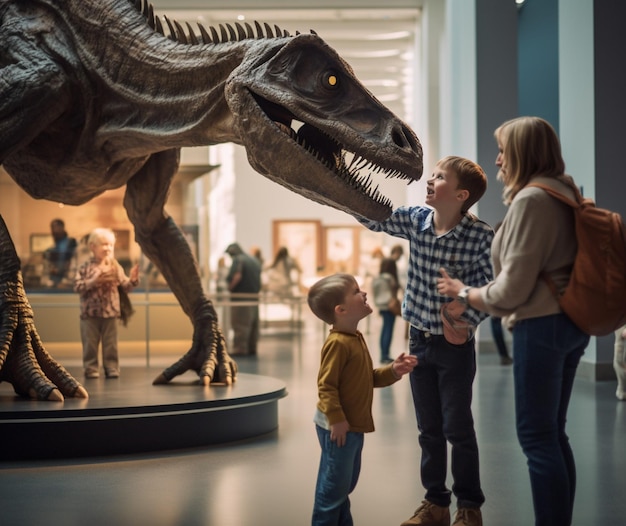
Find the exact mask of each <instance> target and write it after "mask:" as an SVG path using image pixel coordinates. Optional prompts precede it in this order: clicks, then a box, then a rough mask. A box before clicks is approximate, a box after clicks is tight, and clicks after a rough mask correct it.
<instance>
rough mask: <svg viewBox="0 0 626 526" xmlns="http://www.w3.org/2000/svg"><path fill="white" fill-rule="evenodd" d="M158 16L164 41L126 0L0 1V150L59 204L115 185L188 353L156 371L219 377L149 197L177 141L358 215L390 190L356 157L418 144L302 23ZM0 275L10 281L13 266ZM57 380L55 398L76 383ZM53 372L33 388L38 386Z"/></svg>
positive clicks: (188, 260)
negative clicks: (188, 333) (291, 30)
mask: <svg viewBox="0 0 626 526" xmlns="http://www.w3.org/2000/svg"><path fill="white" fill-rule="evenodd" d="M167 27H168V28H169V38H168V37H166V36H165V33H166V31H164V30H163V27H162V24H161V22H160V20H159V19H157V18H155V17H154V15H153V13H152V8H151V6H149V5H148V4H147V3H145V1H139V0H138V1H136V2H131V1H129V0H106V1H105V0H98V1H96V0H0V163H2V165H3V167H4V168H5V170H6V171H7V172H8V173H9V175H10V176H11V177H12V178H13V179H14V180H15V181H16V182H17V184H19V185H20V186H21V187H22V188H24V190H26V191H27V192H28V193H29V194H30V195H32V196H33V197H35V198H41V199H49V200H54V201H59V202H63V203H67V204H73V205H79V204H82V203H85V202H87V201H89V200H90V199H91V198H93V197H95V196H96V195H98V194H100V193H102V192H104V191H106V190H109V189H113V188H118V187H120V186H124V185H126V194H125V197H124V206H125V208H126V210H127V213H128V216H129V219H130V220H131V222H132V223H133V225H134V228H135V238H136V241H137V243H138V244H139V245H140V247H141V249H142V250H143V252H144V253H145V254H146V256H147V257H148V258H149V259H150V260H151V261H152V262H153V263H154V264H155V265H156V266H157V267H158V268H159V270H160V271H161V272H162V274H163V276H164V277H165V279H166V280H167V282H168V284H169V286H170V288H171V289H172V291H173V292H174V294H175V295H176V297H177V299H178V301H179V302H180V304H181V307H182V308H183V310H184V311H185V313H186V314H187V315H188V316H189V317H190V318H191V321H192V323H193V327H194V334H193V344H192V347H191V348H190V350H189V351H188V352H187V353H186V354H185V355H184V356H183V357H182V358H181V359H180V360H179V361H178V362H176V363H175V364H173V365H172V366H171V367H169V368H168V369H166V370H165V371H164V372H163V374H162V375H160V376H159V378H157V379H156V380H155V383H161V382H167V381H169V380H171V379H172V378H173V377H174V376H176V375H178V374H181V373H182V372H185V371H186V370H188V369H193V370H195V371H196V372H197V373H198V374H199V376H200V378H201V380H202V383H208V382H210V381H214V382H217V381H219V382H226V383H230V382H231V381H232V380H233V379H234V377H235V376H236V364H235V362H233V361H232V360H231V359H230V357H229V355H228V352H227V350H226V345H225V341H224V337H223V335H222V333H221V331H220V328H219V325H218V320H217V315H216V313H215V310H214V308H213V306H212V304H211V302H210V300H209V299H208V298H207V297H206V296H205V295H204V293H203V291H202V286H201V281H200V275H199V272H198V268H197V264H196V262H195V260H194V258H193V255H192V253H191V251H190V249H189V247H188V245H187V243H186V241H185V239H184V237H183V236H182V234H181V232H180V230H179V228H178V227H177V226H176V225H175V224H174V222H173V221H172V220H171V218H169V217H168V216H167V214H166V212H165V210H164V206H165V202H166V199H167V194H168V191H169V186H170V183H171V181H172V178H173V177H174V175H175V174H176V172H177V169H178V160H179V151H180V148H181V147H190V146H199V145H210V144H218V143H224V142H234V143H237V144H240V145H243V146H244V147H245V148H246V151H247V154H248V159H249V162H250V164H251V165H252V167H253V168H254V169H255V170H256V171H258V172H259V173H261V174H263V175H265V176H266V177H269V178H270V179H272V180H273V181H275V182H277V183H279V184H282V185H284V186H286V187H287V188H289V189H291V190H293V191H295V192H297V193H299V194H301V195H303V196H304V197H306V198H308V199H312V200H314V201H317V202H319V203H322V204H326V205H329V206H333V207H335V208H338V209H341V210H345V211H349V212H351V213H357V214H359V215H363V216H365V217H369V218H372V219H383V218H385V217H387V216H388V215H389V214H390V213H391V203H390V202H389V201H388V200H387V199H386V198H384V196H382V194H381V193H380V192H379V191H378V189H377V188H373V187H372V186H373V181H372V179H371V178H372V175H371V174H365V175H363V174H362V173H361V172H360V171H359V170H361V169H362V168H364V167H367V168H368V169H369V170H370V171H371V172H381V173H382V174H383V175H385V176H392V177H401V178H404V179H406V180H407V181H411V180H416V179H419V177H420V176H421V171H422V164H421V163H422V160H421V148H420V145H419V142H418V140H417V138H416V137H415V135H414V133H413V132H412V131H411V130H410V129H409V128H408V126H406V125H405V124H404V123H402V122H401V121H400V120H399V119H398V118H396V117H395V116H394V115H393V114H392V113H391V112H390V111H389V110H387V109H386V108H385V107H384V106H382V105H381V104H380V103H379V102H378V101H377V100H376V99H375V98H374V97H373V96H372V95H371V94H370V93H369V92H368V91H367V90H366V89H365V88H364V87H363V86H362V85H361V84H360V83H359V82H358V80H357V79H356V78H355V77H354V74H353V72H352V71H351V69H350V67H349V66H348V65H347V64H345V62H344V61H343V60H342V59H341V58H340V57H339V56H338V55H337V54H336V52H334V50H332V49H331V48H330V47H329V46H327V45H326V44H325V43H324V42H323V40H321V39H320V38H319V37H318V36H317V35H315V34H314V33H311V34H302V35H296V36H290V35H288V34H287V33H285V32H283V31H281V30H280V29H278V28H275V30H272V29H271V28H270V27H269V26H267V25H266V26H264V27H261V26H260V25H258V24H257V25H256V28H255V29H253V28H252V27H251V26H248V25H246V26H245V27H243V26H240V25H238V24H237V25H236V26H234V27H231V26H226V27H223V26H220V28H219V32H218V31H216V30H214V29H213V28H210V32H209V31H207V30H206V29H204V28H200V36H197V35H196V34H195V33H194V32H193V31H192V29H191V28H190V27H188V28H187V30H184V29H183V28H182V27H181V26H180V25H179V24H177V23H175V22H174V23H172V22H170V21H167ZM296 123H301V126H300V127H299V129H297V130H296V128H297V126H296ZM1 226H3V225H0V227H1ZM2 236H3V234H2V228H0V241H1V239H2ZM4 237H9V235H8V232H6V233H5V234H4ZM9 240H10V238H9ZM9 252H10V251H7V253H9ZM7 257H8V256H7ZM11 257H13V256H11ZM15 258H17V256H16V255H15ZM7 261H8V260H7ZM0 263H2V265H3V266H4V263H3V262H2V261H0ZM7 268H8V267H7ZM10 268H13V267H12V266H11V267H10ZM18 268H19V267H18ZM2 279H4V280H5V282H7V283H10V284H15V288H16V289H17V290H20V291H22V290H23V289H22V287H21V276H19V271H18V273H17V274H16V275H15V276H13V275H12V276H11V277H7V276H5V275H4V274H3V275H2ZM9 288H11V287H9ZM19 297H20V298H21V300H20V301H23V302H27V300H26V299H25V295H24V294H22V293H20V294H19ZM0 308H3V304H2V302H1V300H0ZM0 315H1V316H3V317H4V310H2V311H0ZM0 346H2V347H0V367H2V366H3V365H2V364H3V362H2V361H1V360H2V356H3V355H2V353H3V352H5V350H6V352H7V353H10V352H14V351H11V350H12V349H13V348H14V346H13V342H12V338H11V337H8V336H6V335H3V334H1V333H0ZM35 366H36V362H34V363H33V367H35ZM4 367H5V368H6V363H5V364H4ZM2 373H4V376H2ZM26 376H29V375H26ZM14 377H15V374H14V373H12V372H10V371H4V370H2V371H0V379H5V380H7V381H12V382H13V384H14V386H15V385H16V384H20V385H22V384H23V385H22V387H20V388H19V389H20V391H21V392H24V391H30V389H31V388H30V386H29V380H27V381H23V380H21V379H16V378H14ZM44 383H45V382H44ZM70 384H71V385H72V386H73V387H71V388H64V389H62V392H63V394H64V395H65V396H73V395H75V394H74V393H72V392H71V391H72V389H74V388H76V389H78V387H79V384H77V383H72V382H70ZM54 385H55V383H54V382H50V383H49V384H46V387H45V388H44V387H38V388H37V389H36V390H37V397H39V398H48V396H49V395H50V392H51V390H52V389H54V388H55V387H54ZM56 385H57V386H58V383H57V384H56ZM81 389H82V388H81ZM16 390H17V389H16Z"/></svg>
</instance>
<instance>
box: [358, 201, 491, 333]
mask: <svg viewBox="0 0 626 526" xmlns="http://www.w3.org/2000/svg"><path fill="white" fill-rule="evenodd" d="M433 215H434V210H432V209H431V208H428V207H425V206H413V207H399V208H397V209H396V210H395V211H394V212H393V214H391V216H390V217H389V218H388V219H386V220H385V221H382V222H377V221H370V220H368V219H365V218H357V219H358V221H359V222H360V223H361V224H362V225H364V226H365V227H367V228H368V229H370V230H373V231H374V232H386V233H387V234H391V235H392V236H395V237H400V238H403V239H407V240H409V242H410V256H409V271H408V283H407V286H406V290H405V293H404V300H403V302H402V317H403V318H404V319H405V320H407V321H408V322H409V323H410V324H411V325H413V326H414V327H416V328H418V329H419V330H422V331H429V332H431V333H433V334H443V324H442V322H441V314H440V309H441V306H442V305H443V304H444V303H445V302H447V301H450V298H448V297H447V296H442V295H441V294H439V293H438V292H437V278H438V277H440V274H439V269H440V268H441V267H443V268H445V269H446V270H447V271H448V274H450V276H451V277H453V278H458V279H460V280H461V281H462V282H463V283H464V284H465V285H467V286H469V287H481V286H483V285H485V284H486V283H488V282H489V281H491V280H492V279H493V268H492V265H491V241H492V240H493V236H494V233H493V230H492V228H491V227H490V226H489V225H487V223H485V222H483V221H480V220H479V219H478V218H477V217H476V216H474V215H472V214H470V213H466V214H465V215H464V216H463V218H462V219H461V221H460V222H459V224H457V225H456V226H455V227H454V228H453V229H452V230H450V231H449V232H447V233H446V234H444V235H441V236H438V235H437V234H436V233H435V230H434V225H433ZM487 316H488V314H487V313H485V312H480V311H477V310H475V309H472V308H468V309H467V310H466V311H465V313H464V314H463V318H464V319H466V320H467V321H468V322H470V323H471V324H472V325H474V326H476V325H478V324H479V323H480V322H481V321H482V320H484V319H485V318H486V317H487Z"/></svg>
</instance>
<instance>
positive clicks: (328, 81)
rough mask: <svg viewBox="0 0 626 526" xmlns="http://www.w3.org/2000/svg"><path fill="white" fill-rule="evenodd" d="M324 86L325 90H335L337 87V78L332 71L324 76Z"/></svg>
mask: <svg viewBox="0 0 626 526" xmlns="http://www.w3.org/2000/svg"><path fill="white" fill-rule="evenodd" d="M323 79H324V86H325V87H326V88H331V89H335V88H338V87H339V77H338V76H337V74H336V73H335V72H334V71H328V72H326V73H325V74H324V77H323Z"/></svg>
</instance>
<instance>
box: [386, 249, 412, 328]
mask: <svg viewBox="0 0 626 526" xmlns="http://www.w3.org/2000/svg"><path fill="white" fill-rule="evenodd" d="M389 255H390V256H391V257H392V258H393V259H394V260H395V261H396V268H397V269H398V286H399V287H400V297H401V298H402V297H403V296H404V289H405V288H406V284H407V282H408V279H409V276H408V272H409V263H408V261H407V258H406V257H405V256H404V248H403V247H402V245H401V244H396V245H394V246H392V247H391V252H390V253H389ZM409 328H410V324H409V323H408V322H406V323H405V325H404V339H405V340H408V339H409Z"/></svg>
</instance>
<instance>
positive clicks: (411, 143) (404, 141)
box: [391, 126, 422, 154]
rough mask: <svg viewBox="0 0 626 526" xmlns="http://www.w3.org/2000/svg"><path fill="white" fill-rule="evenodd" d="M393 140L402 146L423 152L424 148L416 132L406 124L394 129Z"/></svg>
mask: <svg viewBox="0 0 626 526" xmlns="http://www.w3.org/2000/svg"><path fill="white" fill-rule="evenodd" d="M391 137H392V140H393V142H394V143H395V144H397V145H398V146H400V147H401V148H406V147H409V148H411V150H413V151H414V152H416V153H419V154H421V151H422V148H421V146H420V144H419V141H418V140H417V138H416V137H415V135H414V133H413V132H412V131H411V130H410V129H409V128H406V127H405V126H401V127H399V128H396V129H394V130H393V132H392V134H391Z"/></svg>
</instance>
